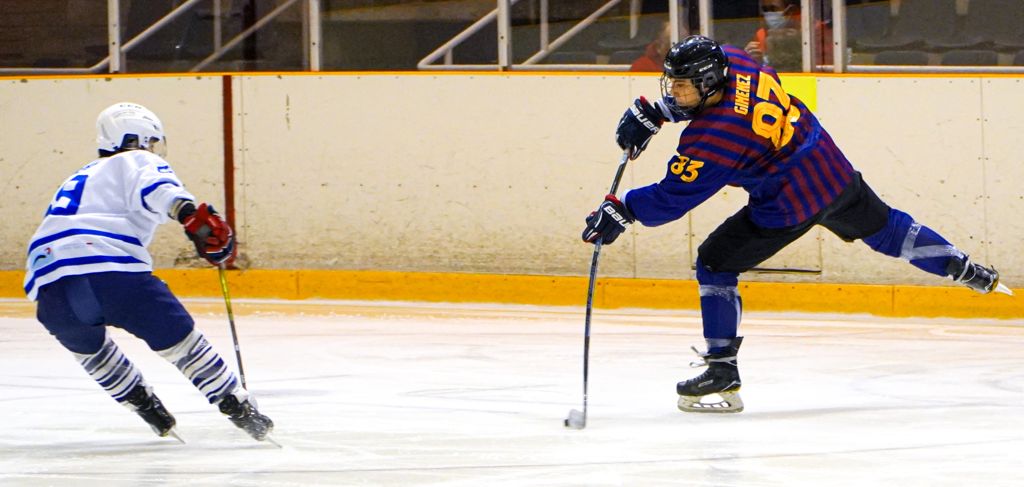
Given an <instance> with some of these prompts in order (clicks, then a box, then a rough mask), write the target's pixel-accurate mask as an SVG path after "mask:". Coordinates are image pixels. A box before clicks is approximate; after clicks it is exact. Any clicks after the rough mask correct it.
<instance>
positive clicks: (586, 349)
mask: <svg viewBox="0 0 1024 487" xmlns="http://www.w3.org/2000/svg"><path fill="white" fill-rule="evenodd" d="M627 162H629V150H628V149H627V150H626V151H624V152H623V153H622V159H621V160H620V161H619V168H618V169H617V170H616V171H615V179H613V180H612V187H611V189H609V190H608V193H609V194H615V191H616V190H618V189H619V181H621V180H622V174H623V173H624V172H625V171H626V163H627ZM602 243H603V239H602V238H600V237H599V238H598V239H597V241H596V242H594V257H593V258H591V260H590V284H589V285H588V287H587V317H586V320H585V322H584V323H585V324H584V326H583V411H580V410H578V409H573V410H571V411H569V417H567V418H565V421H563V422H562V424H563V425H564V426H565V427H566V428H572V429H578V430H581V429H583V428H586V427H587V378H588V376H589V372H590V316H591V314H592V311H593V309H594V284H595V283H596V282H597V258H598V257H599V256H600V255H601V244H602Z"/></svg>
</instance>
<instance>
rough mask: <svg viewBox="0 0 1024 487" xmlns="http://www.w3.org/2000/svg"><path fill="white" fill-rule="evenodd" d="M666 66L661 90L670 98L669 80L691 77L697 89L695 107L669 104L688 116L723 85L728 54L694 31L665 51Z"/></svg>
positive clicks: (685, 116)
mask: <svg viewBox="0 0 1024 487" xmlns="http://www.w3.org/2000/svg"><path fill="white" fill-rule="evenodd" d="M664 68H665V70H664V72H663V74H662V76H661V94H662V96H664V97H667V99H668V100H669V101H674V100H675V99H674V98H673V97H672V83H673V82H674V81H677V80H690V82H692V83H693V86H695V87H696V88H697V91H698V92H699V93H700V103H699V104H697V106H694V107H682V106H679V105H678V104H676V103H671V104H669V108H670V109H671V110H672V112H673V113H674V114H676V115H677V116H679V117H682V118H683V119H684V120H689V119H691V118H693V117H694V116H696V115H697V114H698V113H700V111H701V110H703V109H704V104H705V103H706V102H707V100H708V98H710V97H711V96H714V95H715V94H716V93H718V92H720V91H721V90H722V89H724V88H725V84H726V81H727V80H728V78H727V75H728V72H729V58H728V57H727V56H726V55H725V51H724V50H722V46H721V45H719V44H718V43H717V42H715V41H714V40H712V39H710V38H708V37H704V36H699V35H693V36H689V37H687V38H685V39H683V40H681V41H679V42H678V43H676V45H674V46H672V49H670V50H669V51H668V54H666V55H665V66H664Z"/></svg>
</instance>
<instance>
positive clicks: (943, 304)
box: [0, 269, 1024, 319]
mask: <svg viewBox="0 0 1024 487" xmlns="http://www.w3.org/2000/svg"><path fill="white" fill-rule="evenodd" d="M155 274H156V275H157V276H159V277H160V278H161V279H163V280H164V281H166V282H167V284H168V285H169V286H170V287H171V289H172V290H173V291H174V293H175V294H177V295H178V296H181V297H207V298H217V297H220V295H221V294H220V281H219V279H218V277H217V271H216V269H160V270H157V271H156V272H155ZM23 277H24V273H23V272H21V271H0V297H7V298H20V297H24V293H23V291H22V287H21V282H22V279H23ZM228 282H229V286H230V288H231V294H232V297H234V298H274V299H346V300H370V301H374V300H387V301H429V302H461V303H467V302H469V303H507V304H529V305H539V306H545V305H547V306H583V305H584V304H586V292H587V278H585V277H566V276H527V275H503V274H459V273H430V272H390V271H345V270H314V269H301V270H294V269H293V270H288V269H250V270H245V271H229V272H228ZM740 294H741V295H742V296H743V303H744V308H746V309H747V310H751V311H769V312H793V311H797V312H813V313H865V314H872V315H876V316H889V317H908V316H918V317H951V318H1001V319H1021V318H1024V297H1021V296H1020V295H1018V296H1006V295H1002V294H994V295H981V294H978V293H975V292H973V291H970V290H968V289H966V288H962V287H947V286H896V285H867V284H822V283H776V282H747V283H741V284H740ZM594 306H595V307H597V308H622V307H629V308H651V309H691V310H696V309H699V307H700V298H699V293H698V291H697V283H696V282H694V281H685V280H668V279H622V278H603V279H598V282H597V287H596V290H595V291H594Z"/></svg>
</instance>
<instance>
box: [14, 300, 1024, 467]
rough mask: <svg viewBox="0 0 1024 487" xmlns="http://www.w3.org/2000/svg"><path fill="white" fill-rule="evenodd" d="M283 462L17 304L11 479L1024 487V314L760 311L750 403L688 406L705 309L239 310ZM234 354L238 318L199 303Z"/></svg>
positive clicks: (753, 321) (752, 346) (128, 343)
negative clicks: (135, 390)
mask: <svg viewBox="0 0 1024 487" xmlns="http://www.w3.org/2000/svg"><path fill="white" fill-rule="evenodd" d="M234 304H235V313H236V324H237V325H238V328H239V334H240V339H241V349H242V355H243V360H244V361H245V363H244V365H245V370H246V373H247V377H246V378H247V380H248V382H249V386H250V389H251V390H252V391H253V393H254V394H255V395H256V397H257V398H258V400H259V405H260V408H261V410H263V411H264V412H265V413H266V414H268V415H269V416H271V417H272V418H273V419H274V421H275V423H276V424H277V428H276V430H275V437H276V439H277V440H278V441H279V442H281V443H282V444H284V445H285V448H284V449H277V448H275V447H273V446H271V445H267V444H261V443H257V442H255V441H253V440H251V439H249V438H248V437H247V436H245V435H244V434H243V433H242V432H240V431H238V430H236V429H235V428H234V427H233V426H232V425H231V424H230V423H229V422H228V421H227V420H226V419H225V418H223V417H221V416H220V414H219V413H218V412H217V411H216V409H215V408H214V407H213V406H210V405H209V404H206V403H205V401H204V400H203V398H202V396H201V395H200V394H199V392H197V391H196V390H195V389H194V388H192V386H191V385H190V384H188V382H187V381H186V380H185V379H184V378H183V377H182V376H181V375H180V374H179V373H178V371H177V369H175V368H174V367H173V366H171V365H170V364H169V363H167V362H164V361H163V359H161V358H159V357H158V356H157V355H156V354H154V353H152V352H151V351H149V350H148V349H147V348H146V347H145V345H144V344H143V343H142V342H141V341H140V340H138V339H136V338H134V337H131V336H129V335H127V334H126V333H124V332H122V331H120V330H115V331H114V332H113V336H114V339H115V340H116V341H117V342H118V344H120V346H121V347H122V349H123V350H124V351H125V353H126V354H127V355H128V356H129V357H130V358H131V359H132V360H133V361H134V362H135V363H136V365H137V366H139V367H140V368H141V370H142V372H143V373H144V375H145V377H146V378H147V380H148V381H149V382H150V384H151V385H153V386H154V388H155V391H156V392H157V394H158V395H159V396H160V398H161V399H162V400H163V402H164V404H166V405H167V407H168V408H169V409H170V410H171V411H172V412H173V413H174V414H175V415H176V416H177V419H178V431H179V433H181V435H182V436H183V437H184V438H185V439H186V440H187V441H188V444H186V445H182V444H179V443H178V442H177V441H175V440H173V439H162V438H158V437H156V436H154V435H153V433H152V432H151V431H150V430H149V428H148V427H147V426H146V425H145V424H144V423H143V422H142V420H140V419H139V418H137V417H136V416H135V415H134V414H132V413H130V412H128V411H127V410H126V409H124V408H123V407H121V406H119V405H117V404H116V403H115V402H114V401H113V400H111V399H110V398H109V397H108V396H107V395H106V394H104V393H103V391H102V390H101V389H100V388H99V386H97V385H96V384H95V383H94V382H92V381H91V379H89V377H88V376H87V375H86V374H85V372H84V371H82V370H81V368H80V367H79V366H78V364H77V363H76V362H75V361H74V360H73V359H72V357H71V355H70V354H69V353H68V352H66V351H65V350H64V349H62V348H61V347H60V345H59V344H58V343H57V342H56V340H53V339H52V338H51V337H49V336H48V335H47V333H46V332H45V330H44V329H43V328H42V326H41V325H39V324H38V323H37V322H36V321H35V319H34V318H33V315H34V310H33V308H32V306H31V304H29V303H27V302H22V301H3V302H0V316H2V318H0V367H2V368H0V370H3V371H4V375H3V377H2V378H0V485H18V486H22V485H25V486H38V485H75V486H104V487H108V486H116V485H133V486H134V485H172V486H174V485H181V486H185V485H189V486H192V485H210V486H224V485H242V486H307V485H372V486H392V485H427V486H520V485H530V486H534V485H537V486H609V485H624V486H652V485H685V486H793V485H813V486H835V485H838V486H847V485H848V486H865V485H899V486H943V485H949V486H958V487H960V486H968V485H969V486H996V485H1006V486H1011V485H1013V486H1018V485H1024V466H1022V463H1021V462H1020V458H1021V454H1020V453H1019V452H1020V451H1021V450H1022V449H1024V322H1022V321H983V320H972V321H968V320H893V319H882V318H874V317H843V316H838V317H837V316H823V315H768V314H756V313H748V315H747V316H746V317H745V319H744V324H743V326H742V329H741V331H742V334H743V335H745V336H746V337H747V338H746V339H745V341H744V343H743V349H742V350H741V352H740V359H739V360H740V371H741V373H742V376H743V380H744V386H743V391H742V394H743V399H744V402H745V403H746V411H744V412H742V413H740V414H732V415H708V414H692V413H691V414H686V413H682V412H679V411H678V410H677V409H676V406H675V403H676V395H675V383H676V382H677V381H679V380H682V379H685V378H688V377H690V376H692V375H695V374H697V373H699V369H691V368H689V367H688V364H689V362H690V361H691V360H692V359H694V357H693V355H692V352H690V351H689V346H690V345H691V344H696V345H698V346H700V345H701V343H702V339H701V338H700V337H701V331H700V325H699V315H698V314H697V313H692V312H681V311H677V312H662V311H645V310H614V311H609V310H596V312H595V315H594V320H593V331H592V340H591V354H592V355H591V363H590V365H591V369H590V400H589V408H588V418H587V420H588V421H587V427H586V429H584V430H572V429H567V428H565V427H564V426H563V424H562V421H563V419H564V418H565V417H566V414H567V413H568V411H569V410H570V409H573V408H577V409H578V408H580V406H581V405H582V404H581V400H582V371H581V354H582V348H583V347H582V345H583V336H582V335H583V310H582V308H537V307H523V306H500V305H479V306H473V305H462V304H423V303H365V302H364V303H345V302H300V303H295V302H267V301H242V300H238V301H236V302H235V303H234ZM186 306H187V307H188V308H189V309H190V310H192V311H193V312H194V313H195V315H196V319H197V326H198V327H199V328H200V329H202V330H203V332H204V333H205V334H206V335H207V337H208V338H209V339H210V341H211V342H212V343H213V344H214V346H215V347H216V348H217V349H218V350H219V351H220V353H221V355H222V356H223V357H224V358H225V360H227V361H228V362H230V363H234V356H233V355H234V354H233V352H232V346H231V339H230V333H229V330H228V325H227V320H226V318H225V317H224V314H223V309H222V304H221V305H218V303H217V302H216V301H201V300H200V301H186Z"/></svg>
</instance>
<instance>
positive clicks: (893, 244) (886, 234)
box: [864, 208, 914, 257]
mask: <svg viewBox="0 0 1024 487" xmlns="http://www.w3.org/2000/svg"><path fill="white" fill-rule="evenodd" d="M913 223H914V218H913V217H911V216H910V215H908V214H906V213H904V212H902V211H900V210H897V209H896V208H890V209H889V221H888V222H887V223H886V224H885V228H882V229H881V230H879V231H878V232H876V233H875V234H874V235H871V236H868V237H865V238H864V243H866V244H867V245H868V247H871V250H874V251H875V252H880V253H883V254H885V255H888V256H890V257H899V256H900V252H901V251H902V248H903V241H904V240H905V239H906V236H907V231H908V230H910V226H911V225H913Z"/></svg>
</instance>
